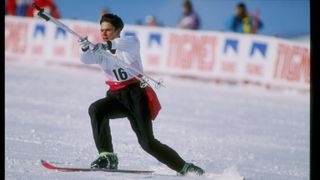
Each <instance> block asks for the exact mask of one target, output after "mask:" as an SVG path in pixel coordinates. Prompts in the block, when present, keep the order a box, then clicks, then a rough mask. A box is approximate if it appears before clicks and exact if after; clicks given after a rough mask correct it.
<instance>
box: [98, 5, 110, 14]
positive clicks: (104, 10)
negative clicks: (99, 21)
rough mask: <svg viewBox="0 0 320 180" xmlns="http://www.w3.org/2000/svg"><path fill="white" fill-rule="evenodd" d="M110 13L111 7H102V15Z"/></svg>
mask: <svg viewBox="0 0 320 180" xmlns="http://www.w3.org/2000/svg"><path fill="white" fill-rule="evenodd" d="M109 13H110V11H109V9H108V8H106V7H104V8H102V9H101V10H100V16H103V15H105V14H109Z"/></svg>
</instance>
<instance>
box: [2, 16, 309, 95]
mask: <svg viewBox="0 0 320 180" xmlns="http://www.w3.org/2000/svg"><path fill="white" fill-rule="evenodd" d="M61 21H62V22H63V23H65V24H66V25H68V26H69V27H70V28H71V29H73V30H74V31H76V32H77V33H79V34H80V35H83V36H88V38H89V40H90V41H92V42H94V43H96V42H99V41H100V35H99V30H100V26H99V24H98V23H91V22H86V21H78V20H63V19H62V20H61ZM128 35H134V36H137V37H138V38H139V39H140V45H141V56H142V59H143V65H144V69H145V70H146V71H148V72H155V73H163V74H168V75H178V76H188V77H193V78H205V79H219V80H227V81H229V80H231V81H239V82H244V81H249V82H257V83H260V84H262V85H268V86H277V87H290V88H298V89H303V90H309V89H310V45H309V44H305V43H297V42H291V41H288V40H284V39H281V38H275V37H269V36H262V35H247V34H238V33H227V32H216V31H191V30H181V29H172V28H156V27H146V26H134V25H126V26H125V28H124V29H123V31H122V36H128ZM5 56H6V59H18V60H19V61H26V62H40V63H41V62H57V63H61V64H77V65H81V64H82V63H81V62H80V60H79V47H78V43H77V39H76V38H75V37H73V36H72V35H71V34H69V33H68V32H66V31H64V30H63V29H62V28H59V27H57V26H56V25H54V24H53V23H50V22H49V23H48V22H45V21H43V20H41V19H36V18H23V17H13V16H6V17H5Z"/></svg>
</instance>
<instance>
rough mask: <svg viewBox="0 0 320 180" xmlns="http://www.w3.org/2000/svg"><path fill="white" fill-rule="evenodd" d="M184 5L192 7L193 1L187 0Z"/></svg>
mask: <svg viewBox="0 0 320 180" xmlns="http://www.w3.org/2000/svg"><path fill="white" fill-rule="evenodd" d="M183 6H184V7H186V8H189V9H192V4H191V1H189V0H185V1H184V2H183Z"/></svg>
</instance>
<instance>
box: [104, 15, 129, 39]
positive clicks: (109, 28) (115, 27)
mask: <svg viewBox="0 0 320 180" xmlns="http://www.w3.org/2000/svg"><path fill="white" fill-rule="evenodd" d="M123 26H124V24H123V21H122V19H121V18H120V17H119V16H117V15H114V14H104V15H103V16H101V20H100V33H101V37H102V39H103V40H104V41H111V40H113V39H115V38H118V37H120V33H121V31H122V29H123Z"/></svg>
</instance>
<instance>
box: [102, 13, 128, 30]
mask: <svg viewBox="0 0 320 180" xmlns="http://www.w3.org/2000/svg"><path fill="white" fill-rule="evenodd" d="M102 22H108V23H110V24H112V25H113V26H114V27H115V29H116V30H118V29H120V30H122V28H123V26H124V25H123V21H122V19H121V18H120V17H119V16H117V15H115V14H104V15H102V16H101V19H100V24H102Z"/></svg>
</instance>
